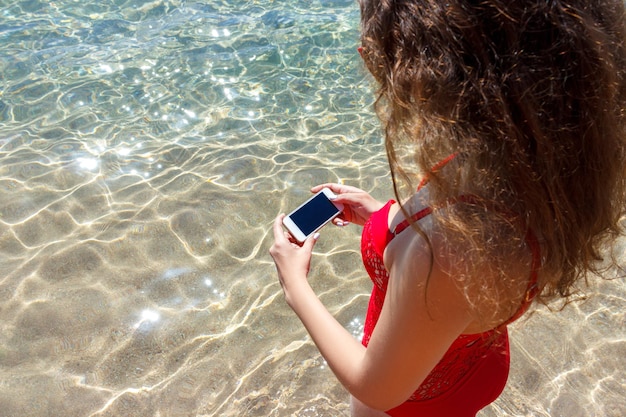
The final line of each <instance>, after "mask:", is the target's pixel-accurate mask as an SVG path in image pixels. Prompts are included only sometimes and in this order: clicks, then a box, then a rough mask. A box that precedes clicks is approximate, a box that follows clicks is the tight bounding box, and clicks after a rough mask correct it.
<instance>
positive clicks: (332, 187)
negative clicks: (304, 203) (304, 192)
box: [311, 182, 341, 193]
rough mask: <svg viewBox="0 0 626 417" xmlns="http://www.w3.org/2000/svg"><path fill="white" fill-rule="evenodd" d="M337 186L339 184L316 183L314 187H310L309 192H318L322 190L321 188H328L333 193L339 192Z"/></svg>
mask: <svg viewBox="0 0 626 417" xmlns="http://www.w3.org/2000/svg"><path fill="white" fill-rule="evenodd" d="M339 187H340V185H339V184H335V183H330V182H327V183H325V184H320V185H316V186H315V187H313V188H311V192H312V193H318V192H320V191H321V190H322V188H328V189H329V190H331V191H332V192H334V193H339V192H341V189H340V188H339Z"/></svg>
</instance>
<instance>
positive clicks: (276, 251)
mask: <svg viewBox="0 0 626 417" xmlns="http://www.w3.org/2000/svg"><path fill="white" fill-rule="evenodd" d="M284 217H285V215H284V214H281V215H279V216H278V217H276V220H274V227H273V230H274V244H273V245H272V247H271V248H270V255H271V256H272V258H273V259H274V264H276V270H277V271H278V279H279V280H280V285H281V286H282V288H283V292H284V293H285V299H286V300H287V303H288V304H289V305H291V302H292V299H293V295H294V293H295V292H297V290H298V288H301V287H302V284H306V285H308V281H307V275H308V273H309V268H310V265H311V256H312V253H313V246H314V245H315V242H316V241H317V238H318V237H319V234H317V233H316V234H315V235H314V236H312V237H309V238H308V239H307V240H305V241H304V243H303V244H302V245H301V246H300V245H298V244H297V243H296V241H295V240H294V239H293V238H292V237H291V235H290V234H289V233H287V232H285V231H284V230H283V226H282V223H283V218H284Z"/></svg>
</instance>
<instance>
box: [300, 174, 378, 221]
mask: <svg viewBox="0 0 626 417" xmlns="http://www.w3.org/2000/svg"><path fill="white" fill-rule="evenodd" d="M322 188H328V189H330V190H331V191H332V192H333V193H335V195H336V196H337V197H336V198H335V199H334V200H333V201H335V202H337V203H341V204H343V206H344V208H343V212H342V213H341V214H340V215H339V216H337V217H335V219H334V220H333V223H334V224H336V225H338V226H341V225H343V224H344V223H345V222H350V223H354V224H358V225H360V226H363V225H364V224H365V222H366V221H367V219H369V218H370V216H371V215H372V214H373V213H374V212H376V211H378V210H380V209H381V208H382V207H383V206H384V205H385V204H384V203H381V202H380V201H378V200H376V199H375V198H374V197H372V196H371V195H369V194H368V193H367V192H365V191H363V190H361V189H359V188H356V187H352V186H350V185H342V184H334V183H326V184H320V185H316V186H315V187H313V188H311V192H313V193H317V192H319V191H320V190H321V189H322Z"/></svg>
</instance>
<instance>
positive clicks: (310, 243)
mask: <svg viewBox="0 0 626 417" xmlns="http://www.w3.org/2000/svg"><path fill="white" fill-rule="evenodd" d="M319 237H320V234H319V233H317V232H315V233H314V234H313V236H311V237H309V238H308V239H307V240H305V241H304V244H303V245H302V248H303V249H306V250H307V251H308V252H309V253H310V252H313V246H315V242H317V240H318V239H319Z"/></svg>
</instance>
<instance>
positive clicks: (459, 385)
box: [361, 200, 541, 417]
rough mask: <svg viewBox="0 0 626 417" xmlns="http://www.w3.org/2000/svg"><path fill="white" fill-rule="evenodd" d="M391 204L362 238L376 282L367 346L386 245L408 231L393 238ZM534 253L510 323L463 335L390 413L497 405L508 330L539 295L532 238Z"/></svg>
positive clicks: (433, 413) (456, 416) (452, 412)
mask: <svg viewBox="0 0 626 417" xmlns="http://www.w3.org/2000/svg"><path fill="white" fill-rule="evenodd" d="M394 203H395V202H394V201H393V200H392V201H389V202H388V203H387V204H386V205H385V206H384V207H383V208H382V209H381V210H379V211H377V212H376V213H374V214H373V215H372V216H371V217H370V219H369V220H368V221H367V222H366V223H365V226H364V228H363V235H362V238H361V254H362V257H363V263H364V264H365V269H366V270H367V273H368V274H369V276H370V278H371V279H372V281H373V282H374V288H373V290H372V295H371V298H370V301H369V306H368V309H367V316H366V319H365V328H364V336H363V345H365V346H367V345H368V343H369V340H370V337H371V336H372V332H373V330H374V327H375V326H376V322H377V321H378V317H379V316H380V313H381V310H382V307H383V302H384V300H385V293H386V291H387V284H388V281H389V273H388V272H387V270H386V269H385V266H384V264H383V252H384V250H385V248H386V246H387V244H388V243H389V242H390V241H391V240H392V239H393V238H394V237H395V235H397V234H399V233H400V232H402V231H403V230H404V229H405V228H406V227H408V226H409V222H408V221H406V220H405V221H404V222H402V223H400V224H399V225H398V226H397V227H396V229H395V231H394V232H395V233H394V232H391V231H390V230H389V228H388V223H387V221H388V216H389V209H390V207H391V205H392V204H394ZM431 212H432V209H431V208H426V209H424V210H422V211H420V212H418V213H416V214H415V215H414V216H413V221H417V220H419V219H421V218H423V217H425V216H427V215H429V214H430V213H431ZM527 243H528V245H529V246H530V249H531V251H532V267H531V275H530V279H529V286H528V289H527V292H526V297H525V301H524V303H523V304H522V306H521V307H520V309H519V311H518V312H517V313H516V314H515V315H514V316H513V317H512V318H510V319H509V320H508V321H507V322H506V323H504V324H502V325H501V326H498V327H497V328H495V329H492V330H490V331H487V332H485V333H479V334H462V335H460V336H459V337H458V338H457V339H456V340H455V341H454V342H453V343H452V345H451V346H450V348H448V351H447V352H446V353H445V355H444V356H443V358H442V359H441V361H439V363H438V364H437V365H436V366H435V368H434V369H433V370H432V371H431V372H430V374H429V375H428V376H427V377H426V379H425V380H424V382H423V383H422V384H421V385H420V386H419V388H418V389H417V390H416V391H415V392H414V393H413V395H412V396H411V397H410V398H409V399H408V400H407V401H406V402H404V403H403V404H401V405H400V406H398V407H396V408H393V409H391V410H389V411H387V414H389V415H391V416H392V417H401V416H428V417H450V416H453V417H466V416H468V417H469V416H472V417H473V416H475V415H476V413H477V412H478V411H479V410H480V409H482V408H483V407H485V406H487V405H488V404H490V403H491V402H493V401H494V400H495V399H496V398H498V396H499V395H500V393H501V392H502V390H503V389H504V386H505V385H506V380H507V378H508V374H509V361H510V356H509V339H508V334H507V329H506V325H507V324H509V323H511V322H512V321H514V320H516V319H517V318H518V317H520V316H521V315H522V314H523V313H524V312H525V311H526V309H527V308H528V306H529V304H530V301H531V300H532V298H533V297H534V296H535V294H536V292H537V271H538V269H539V266H540V262H541V261H540V253H539V244H538V243H537V240H536V239H535V237H534V235H533V234H532V233H529V234H528V236H527Z"/></svg>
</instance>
